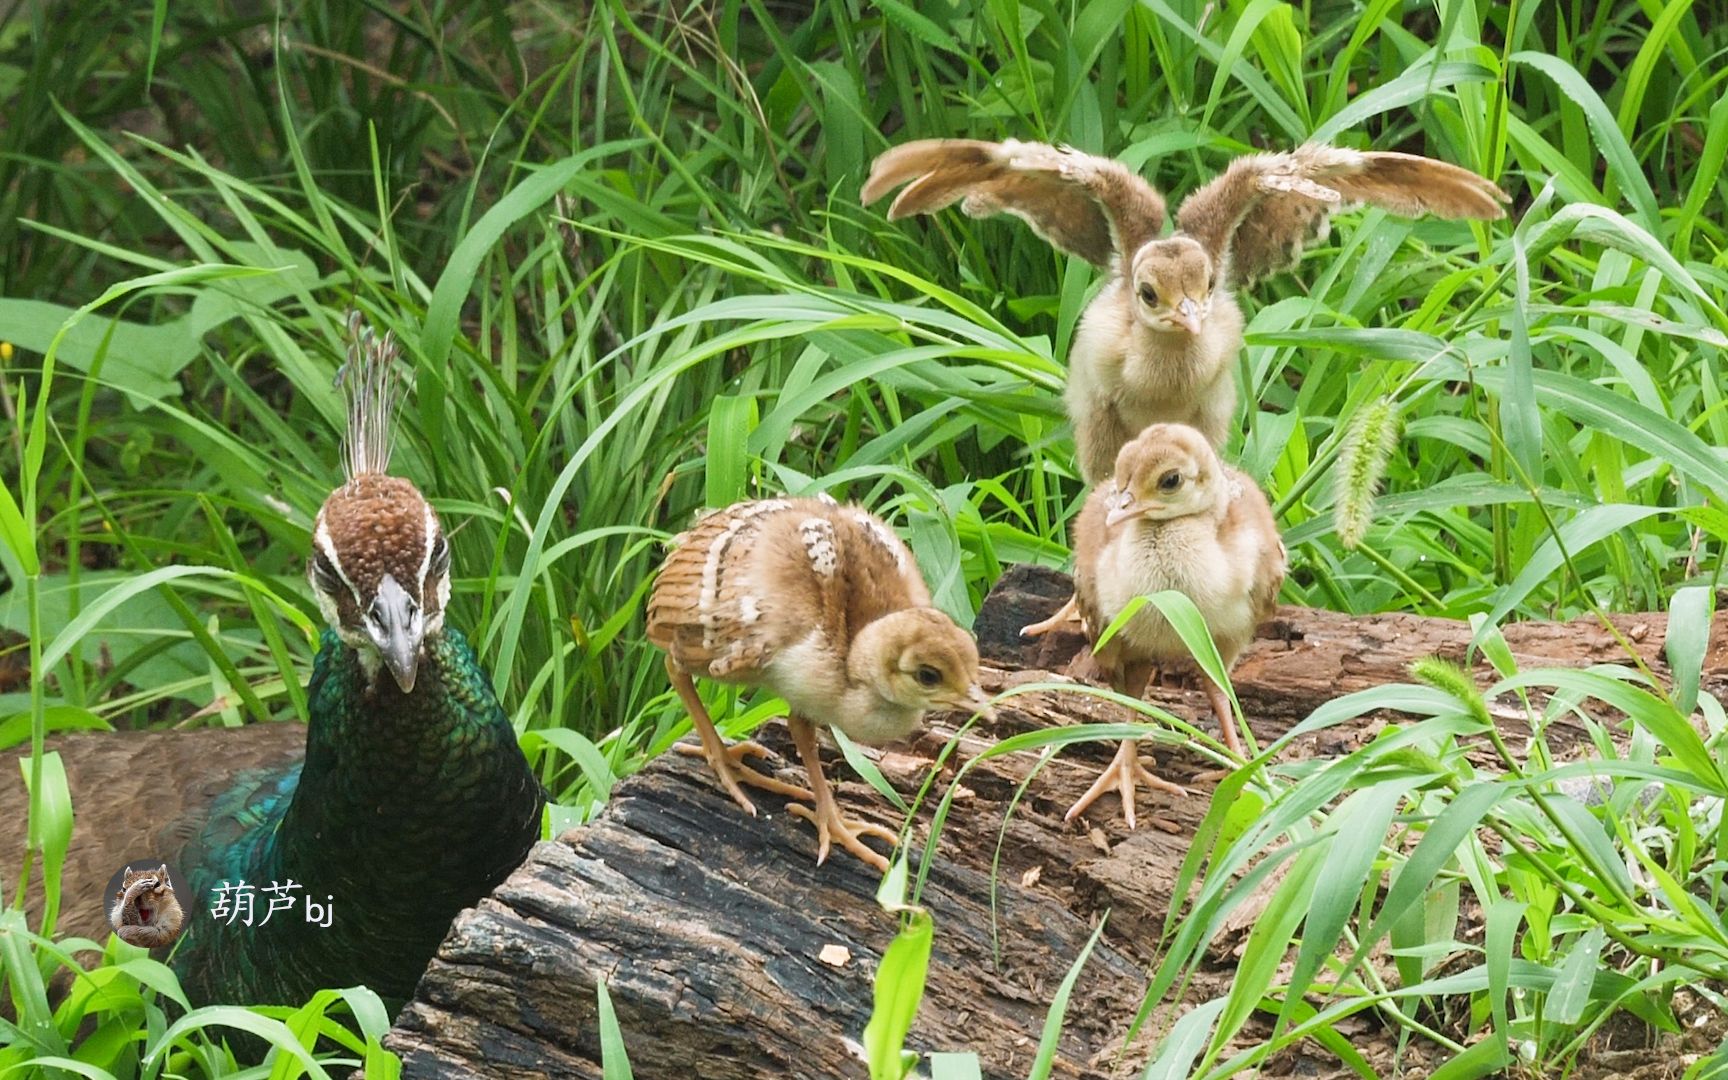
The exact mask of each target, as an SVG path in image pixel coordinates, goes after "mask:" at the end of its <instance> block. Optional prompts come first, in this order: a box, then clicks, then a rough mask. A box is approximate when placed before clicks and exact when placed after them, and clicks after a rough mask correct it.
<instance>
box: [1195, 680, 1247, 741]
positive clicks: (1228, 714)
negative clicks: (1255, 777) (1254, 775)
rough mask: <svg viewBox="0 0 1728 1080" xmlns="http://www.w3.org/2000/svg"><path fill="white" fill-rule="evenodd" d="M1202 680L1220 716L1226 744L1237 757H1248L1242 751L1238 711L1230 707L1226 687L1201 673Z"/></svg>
mask: <svg viewBox="0 0 1728 1080" xmlns="http://www.w3.org/2000/svg"><path fill="white" fill-rule="evenodd" d="M1200 682H1201V684H1202V685H1204V686H1205V687H1206V700H1208V701H1210V702H1211V703H1212V711H1213V712H1214V713H1216V714H1217V716H1218V727H1219V730H1221V731H1222V732H1223V733H1224V746H1225V747H1226V748H1227V749H1228V750H1229V751H1230V752H1231V753H1232V754H1235V755H1236V756H1237V757H1239V758H1242V757H1247V756H1248V755H1247V754H1244V753H1243V752H1242V738H1241V736H1240V735H1238V734H1237V732H1236V712H1235V710H1234V709H1232V708H1230V695H1229V694H1226V693H1225V692H1224V688H1223V687H1222V686H1219V685H1218V684H1217V683H1215V682H1213V681H1212V680H1211V679H1209V678H1207V677H1206V676H1205V674H1201V676H1200Z"/></svg>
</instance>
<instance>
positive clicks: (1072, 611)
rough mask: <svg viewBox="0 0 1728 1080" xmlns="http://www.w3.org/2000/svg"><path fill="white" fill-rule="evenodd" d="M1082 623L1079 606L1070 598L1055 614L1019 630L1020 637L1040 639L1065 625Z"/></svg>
mask: <svg viewBox="0 0 1728 1080" xmlns="http://www.w3.org/2000/svg"><path fill="white" fill-rule="evenodd" d="M1071 622H1073V623H1083V620H1082V619H1081V618H1080V605H1079V603H1078V602H1077V601H1076V599H1075V598H1074V597H1072V596H1070V597H1069V598H1068V602H1067V603H1066V604H1063V605H1062V606H1061V607H1060V608H1058V609H1056V614H1054V615H1052V616H1050V617H1049V618H1048V619H1044V620H1042V621H1041V622H1035V623H1030V624H1028V625H1026V626H1022V627H1021V628H1020V636H1021V637H1041V636H1043V635H1045V634H1048V633H1049V632H1050V631H1052V630H1056V629H1060V628H1061V627H1062V626H1063V625H1064V624H1065V623H1071Z"/></svg>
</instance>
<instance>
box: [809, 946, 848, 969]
mask: <svg viewBox="0 0 1728 1080" xmlns="http://www.w3.org/2000/svg"><path fill="white" fill-rule="evenodd" d="M816 959H818V960H820V961H822V962H823V963H824V964H827V965H828V966H829V967H837V968H843V967H845V966H846V965H847V964H850V963H851V962H852V950H851V949H848V948H847V947H846V946H844V945H824V946H822V951H821V952H819V953H817V954H816Z"/></svg>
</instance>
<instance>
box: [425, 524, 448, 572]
mask: <svg viewBox="0 0 1728 1080" xmlns="http://www.w3.org/2000/svg"><path fill="white" fill-rule="evenodd" d="M449 569H450V542H449V541H448V540H446V539H444V534H443V533H439V534H438V538H437V539H435V540H433V541H432V561H431V563H429V564H428V565H427V567H426V573H427V575H428V576H430V577H443V576H444V575H445V573H447V572H448V571H449Z"/></svg>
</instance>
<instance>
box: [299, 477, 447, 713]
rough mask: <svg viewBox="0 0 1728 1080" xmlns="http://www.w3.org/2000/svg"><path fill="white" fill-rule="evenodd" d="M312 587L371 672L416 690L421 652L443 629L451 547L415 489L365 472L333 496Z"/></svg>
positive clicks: (322, 519) (318, 542)
mask: <svg viewBox="0 0 1728 1080" xmlns="http://www.w3.org/2000/svg"><path fill="white" fill-rule="evenodd" d="M311 576H312V588H313V590H314V592H316V593H317V596H318V607H319V610H321V611H322V612H323V613H324V618H325V621H327V622H328V623H329V624H330V628H331V629H332V630H335V631H336V633H337V635H338V636H339V637H341V639H342V640H343V641H344V642H346V643H347V644H348V646H349V647H350V648H352V649H354V650H355V651H356V652H358V653H359V655H360V657H361V662H362V663H364V664H365V665H366V668H367V671H368V672H370V673H374V674H375V673H376V671H377V669H378V667H379V666H380V664H382V666H383V667H387V668H389V669H390V674H391V676H392V677H393V678H394V679H395V680H396V685H397V686H399V687H401V688H402V692H403V693H404V694H406V693H408V692H409V691H410V690H412V689H414V672H415V670H416V668H417V667H418V665H419V661H420V648H421V645H422V644H423V643H424V642H425V641H426V639H427V638H428V637H435V636H436V635H437V634H438V632H439V631H440V630H442V629H443V627H444V607H445V605H446V604H447V603H448V602H449V600H450V543H449V541H447V540H445V539H444V531H443V529H441V528H440V527H439V525H438V515H437V514H434V513H433V512H432V507H431V506H430V505H428V504H427V502H426V500H425V498H423V497H422V496H421V494H420V492H419V491H418V490H416V489H415V487H414V485H413V484H410V483H409V482H408V481H406V480H404V479H402V478H401V477H398V476H385V475H384V474H382V473H362V474H361V475H359V476H356V477H355V478H354V479H352V480H350V481H348V482H347V483H346V484H343V485H342V486H341V487H339V488H337V489H336V490H335V491H333V492H331V493H330V497H329V498H328V499H325V500H324V506H323V508H322V509H320V510H319V511H318V521H317V524H316V525H315V526H314V527H313V531H312V570H311Z"/></svg>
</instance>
